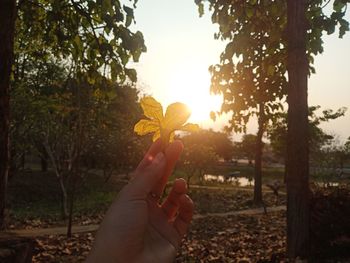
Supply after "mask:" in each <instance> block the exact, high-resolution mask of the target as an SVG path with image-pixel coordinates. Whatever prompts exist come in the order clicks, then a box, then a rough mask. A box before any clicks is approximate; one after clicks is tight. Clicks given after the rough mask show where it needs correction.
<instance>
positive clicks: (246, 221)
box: [8, 172, 287, 263]
mask: <svg viewBox="0 0 350 263" xmlns="http://www.w3.org/2000/svg"><path fill="white" fill-rule="evenodd" d="M53 179H54V177H53V175H51V174H40V173H37V172H31V173H26V174H25V175H22V177H21V178H14V180H13V181H12V182H10V214H9V218H10V220H9V225H8V230H9V231H13V233H12V234H20V235H27V236H33V233H34V234H35V237H34V240H35V249H34V256H33V262H38V263H39V262H48V263H53V262H83V261H84V260H85V258H86V256H87V254H88V253H89V251H90V249H91V245H92V243H93V240H94V234H95V231H96V229H97V228H98V225H99V223H100V222H101V220H102V218H103V216H104V214H105V212H106V210H107V208H108V207H109V205H110V204H111V202H112V201H113V200H114V198H115V196H116V195H117V193H118V192H119V190H120V189H121V188H122V187H123V186H124V185H125V180H124V181H123V180H117V179H113V178H112V180H110V181H109V182H108V183H105V182H104V181H103V180H101V179H98V180H97V179H96V176H94V177H92V178H87V179H86V181H85V182H83V183H82V185H81V188H80V191H79V192H78V195H77V196H78V198H77V202H76V208H75V213H74V220H73V224H74V228H73V231H74V229H76V230H75V233H74V234H73V236H72V237H71V238H67V237H66V235H65V232H66V229H65V226H66V222H65V221H64V220H62V219H61V217H60V206H59V203H60V202H59V200H60V199H59V197H60V195H59V189H58V187H57V185H56V184H55V183H56V182H55V181H54V180H53ZM190 189H191V190H190V192H189V195H190V196H191V198H192V199H193V201H194V203H195V216H194V220H193V222H192V225H191V228H190V230H189V233H188V235H187V236H186V237H185V239H184V242H183V243H182V246H181V248H180V250H179V253H178V255H177V257H176V262H186V263H190V262H191V263H192V262H218V263H219V262H240V263H248V262H260V263H263V262H266V263H267V262H270V263H272V262H287V261H286V259H285V245H286V212H285V205H286V195H285V194H284V193H283V192H281V193H280V195H279V196H276V195H274V194H273V193H272V192H271V191H270V190H269V189H268V188H266V187H264V188H263V189H264V191H263V199H264V202H265V205H266V207H267V213H263V211H264V210H263V209H262V208H256V207H254V205H253V203H252V199H253V189H252V187H237V186H234V185H228V184H209V185H191V188H190ZM168 190H169V189H168Z"/></svg>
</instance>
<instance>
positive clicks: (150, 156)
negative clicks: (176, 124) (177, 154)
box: [136, 139, 162, 170]
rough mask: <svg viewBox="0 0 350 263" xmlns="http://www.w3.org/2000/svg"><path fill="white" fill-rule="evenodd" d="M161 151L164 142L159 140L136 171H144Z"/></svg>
mask: <svg viewBox="0 0 350 263" xmlns="http://www.w3.org/2000/svg"><path fill="white" fill-rule="evenodd" d="M161 151H162V141H161V140H160V139H158V140H156V141H155V142H154V143H153V144H152V145H151V147H150V148H149V149H148V151H147V153H146V154H145V156H144V157H143V159H142V161H141V162H140V163H139V165H138V166H137V168H136V170H142V169H143V168H145V167H147V166H148V165H150V164H151V163H152V161H153V159H154V157H155V156H156V155H157V154H158V153H159V152H161Z"/></svg>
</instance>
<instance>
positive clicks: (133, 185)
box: [126, 152, 166, 199]
mask: <svg viewBox="0 0 350 263" xmlns="http://www.w3.org/2000/svg"><path fill="white" fill-rule="evenodd" d="M165 165H166V158H165V155H164V153H163V152H159V153H158V154H157V155H156V156H155V157H154V159H153V160H152V163H151V164H150V165H148V166H146V167H145V168H142V169H138V170H137V171H136V173H135V176H134V179H133V180H132V181H131V182H130V183H129V184H128V185H127V186H126V188H127V189H126V192H127V193H128V195H129V197H130V198H133V199H135V198H136V199H145V198H146V197H147V195H148V194H149V193H150V192H151V190H152V189H153V187H154V186H155V185H156V184H157V182H158V181H159V180H160V179H161V178H162V175H163V173H164V169H165Z"/></svg>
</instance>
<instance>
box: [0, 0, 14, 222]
mask: <svg viewBox="0 0 350 263" xmlns="http://www.w3.org/2000/svg"><path fill="white" fill-rule="evenodd" d="M15 19H16V1H15V0H0V40H1V43H0V228H3V227H4V226H5V222H4V221H5V206H6V188H7V177H8V172H9V160H10V154H9V119H10V104H9V100H10V98H9V90H10V75H11V66H12V60H13V41H14V31H15Z"/></svg>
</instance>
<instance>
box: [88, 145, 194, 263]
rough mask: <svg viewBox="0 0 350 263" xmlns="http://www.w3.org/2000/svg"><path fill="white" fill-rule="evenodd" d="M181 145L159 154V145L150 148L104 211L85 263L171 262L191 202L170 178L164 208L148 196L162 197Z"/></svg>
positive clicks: (181, 184)
mask: <svg viewBox="0 0 350 263" xmlns="http://www.w3.org/2000/svg"><path fill="white" fill-rule="evenodd" d="M182 147H183V146H182V144H181V143H180V142H179V141H177V142H176V141H175V142H174V143H172V144H171V145H169V146H168V148H167V149H166V151H165V154H163V153H162V152H161V150H162V147H161V142H160V141H158V142H156V143H154V144H153V145H152V147H151V148H150V150H149V151H148V153H147V154H146V155H145V157H144V159H143V160H142V161H141V163H140V164H139V166H138V167H137V169H136V170H135V173H134V175H133V179H132V180H131V182H130V183H129V184H128V185H127V186H126V187H124V188H123V190H122V191H121V192H120V194H119V197H118V199H117V200H116V201H115V202H114V203H113V204H112V206H111V207H110V209H109V211H108V212H107V214H106V216H105V218H104V220H103V222H102V224H101V226H100V229H99V231H98V233H97V236H96V239H95V243H94V246H93V249H92V252H91V254H90V256H89V258H88V260H87V262H138V263H143V262H173V260H174V258H175V256H176V251H177V249H178V247H179V244H180V241H181V239H182V238H183V236H184V235H185V233H186V231H187V227H188V225H189V224H190V222H191V220H192V215H193V202H192V200H191V199H190V198H189V197H188V196H187V195H186V192H187V186H186V182H185V181H184V180H183V179H177V180H175V182H174V184H173V187H172V189H171V191H170V193H169V195H168V197H167V198H166V199H165V201H164V203H163V204H161V205H160V204H159V203H158V200H157V198H154V197H152V196H161V195H162V193H163V190H164V188H165V185H166V182H167V180H168V177H169V175H170V174H171V172H172V170H173V168H174V166H175V163H176V161H177V160H178V158H179V155H180V153H181V151H182Z"/></svg>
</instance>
